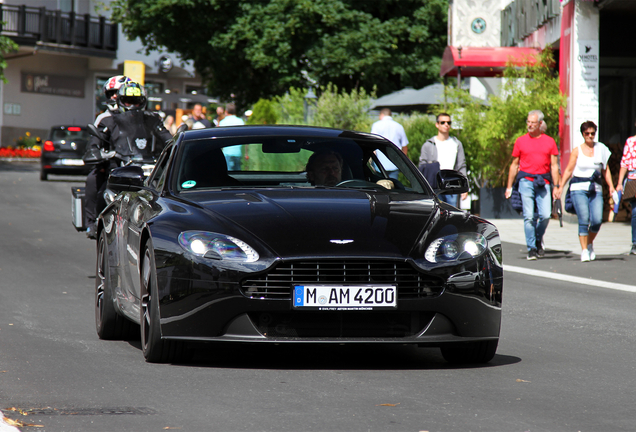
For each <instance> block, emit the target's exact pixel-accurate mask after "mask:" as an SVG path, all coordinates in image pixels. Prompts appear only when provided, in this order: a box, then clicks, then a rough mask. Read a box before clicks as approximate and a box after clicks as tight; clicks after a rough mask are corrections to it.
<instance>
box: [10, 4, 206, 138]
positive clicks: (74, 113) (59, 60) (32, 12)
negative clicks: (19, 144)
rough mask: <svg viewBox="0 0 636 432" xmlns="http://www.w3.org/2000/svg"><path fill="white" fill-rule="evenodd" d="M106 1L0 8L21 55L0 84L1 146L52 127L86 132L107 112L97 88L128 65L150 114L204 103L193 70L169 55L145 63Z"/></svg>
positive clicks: (13, 55) (14, 55)
mask: <svg viewBox="0 0 636 432" xmlns="http://www.w3.org/2000/svg"><path fill="white" fill-rule="evenodd" d="M109 4H110V0H99V1H98V0H81V1H80V0H23V1H17V0H0V8H1V13H2V17H1V21H2V22H4V25H3V26H2V34H3V35H5V36H8V37H10V38H11V39H13V40H14V41H15V42H16V43H17V44H18V45H19V50H18V52H15V53H7V54H6V55H5V59H6V61H7V68H6V69H5V71H4V73H5V77H6V79H7V82H6V83H2V84H0V106H2V110H0V146H5V147H6V146H11V145H14V143H15V141H16V139H17V138H18V137H20V136H23V135H24V134H25V133H26V132H29V133H30V134H31V136H39V137H42V139H44V138H45V136H46V134H47V133H48V130H49V128H50V127H51V126H54V125H69V124H70V125H86V124H87V123H90V122H92V121H93V120H94V119H95V117H96V116H97V115H98V114H99V113H100V112H101V111H103V110H104V109H105V105H104V102H105V100H104V97H103V92H102V86H103V84H104V82H105V81H106V79H108V78H109V77H111V76H113V75H122V74H123V73H124V67H125V64H126V62H128V61H136V62H139V63H137V64H141V65H142V70H143V76H142V77H143V79H144V85H145V87H146V90H147V92H148V96H149V98H148V99H149V103H148V108H149V109H156V108H159V109H161V110H162V111H164V112H167V113H173V112H176V110H177V109H189V108H191V107H192V106H193V105H194V103H197V102H198V103H202V104H204V105H207V104H208V103H214V102H216V100H215V99H214V98H212V97H208V96H206V95H205V89H204V88H203V86H202V84H201V79H200V77H199V76H197V74H196V71H195V69H194V67H193V65H192V64H191V63H189V62H182V61H180V59H179V57H178V55H176V54H174V53H159V52H153V53H150V54H148V55H145V54H144V53H143V52H142V45H141V43H140V42H139V41H138V40H136V41H128V40H127V39H126V38H125V36H124V34H123V32H122V30H121V28H120V27H119V26H118V25H117V24H114V23H112V22H111V21H110V20H109V16H110V15H109V12H108V11H109V9H108V5H109Z"/></svg>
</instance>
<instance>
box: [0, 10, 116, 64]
mask: <svg viewBox="0 0 636 432" xmlns="http://www.w3.org/2000/svg"><path fill="white" fill-rule="evenodd" d="M0 11H1V12H2V14H1V16H2V19H1V21H2V23H0V25H1V27H0V29H1V31H2V35H4V36H8V37H10V38H11V39H13V40H14V41H15V42H16V43H18V44H20V45H36V44H37V43H38V42H41V43H44V44H57V45H62V46H64V45H66V46H68V47H69V48H85V49H90V50H93V51H94V50H101V51H106V52H111V53H112V54H113V55H114V54H115V52H116V51H117V24H113V23H110V22H108V21H107V20H106V19H105V18H104V17H95V16H91V15H90V14H84V15H80V14H76V13H75V12H62V11H60V10H48V9H46V8H44V7H41V8H33V7H27V6H12V5H5V4H1V3H0Z"/></svg>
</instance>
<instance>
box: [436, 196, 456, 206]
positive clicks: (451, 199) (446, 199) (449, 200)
mask: <svg viewBox="0 0 636 432" xmlns="http://www.w3.org/2000/svg"><path fill="white" fill-rule="evenodd" d="M437 197H438V198H439V199H440V200H442V201H444V202H445V203H448V204H450V205H452V206H455V207H457V206H458V204H457V195H451V194H439V195H437Z"/></svg>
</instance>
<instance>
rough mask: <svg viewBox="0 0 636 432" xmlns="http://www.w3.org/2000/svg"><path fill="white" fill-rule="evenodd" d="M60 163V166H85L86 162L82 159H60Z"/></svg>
mask: <svg viewBox="0 0 636 432" xmlns="http://www.w3.org/2000/svg"><path fill="white" fill-rule="evenodd" d="M58 163H59V164H60V165H72V166H84V161H83V160H81V159H60V160H59V162H58Z"/></svg>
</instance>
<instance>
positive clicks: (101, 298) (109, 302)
mask: <svg viewBox="0 0 636 432" xmlns="http://www.w3.org/2000/svg"><path fill="white" fill-rule="evenodd" d="M95 276H96V277H95V329H96V330H97V336H99V338H100V339H106V340H122V339H123V340H130V339H134V337H135V333H136V332H135V331H134V330H135V327H136V326H135V325H134V324H133V323H132V322H131V321H129V320H127V319H126V318H124V317H123V316H121V315H119V314H118V313H117V311H116V310H115V298H114V296H113V286H112V283H111V279H110V269H109V266H108V241H107V238H106V233H105V232H104V231H102V233H101V235H100V236H99V241H98V242H97V266H96V271H95Z"/></svg>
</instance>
